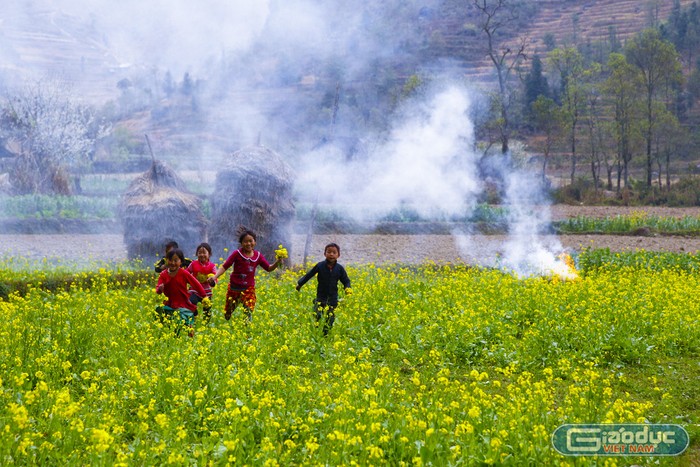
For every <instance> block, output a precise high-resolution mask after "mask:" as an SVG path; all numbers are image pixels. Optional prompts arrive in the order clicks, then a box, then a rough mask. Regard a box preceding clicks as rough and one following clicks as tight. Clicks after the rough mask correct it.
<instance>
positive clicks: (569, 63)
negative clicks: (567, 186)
mask: <svg viewBox="0 0 700 467" xmlns="http://www.w3.org/2000/svg"><path fill="white" fill-rule="evenodd" d="M547 61H548V63H549V66H550V67H551V68H552V69H554V70H555V71H556V72H557V75H558V78H559V86H560V87H559V89H560V96H559V97H560V99H561V106H562V110H563V112H564V116H565V121H566V127H567V131H568V134H569V147H570V149H571V177H570V178H571V183H572V184H573V183H574V181H575V179H576V164H577V162H578V161H577V153H576V138H577V130H578V128H577V127H578V124H579V119H580V116H581V115H580V114H581V108H582V106H583V103H584V101H585V95H584V91H583V85H584V80H585V73H586V68H585V66H584V63H583V56H582V55H581V53H580V52H579V51H578V50H577V49H575V48H573V47H567V48H565V49H554V50H552V51H551V52H550V53H549V54H548V55H547Z"/></svg>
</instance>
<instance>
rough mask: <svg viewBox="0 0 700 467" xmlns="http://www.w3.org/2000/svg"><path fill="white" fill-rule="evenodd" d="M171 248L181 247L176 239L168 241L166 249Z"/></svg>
mask: <svg viewBox="0 0 700 467" xmlns="http://www.w3.org/2000/svg"><path fill="white" fill-rule="evenodd" d="M171 248H180V245H178V244H177V242H176V241H175V240H170V241H169V242H168V243H166V244H165V249H166V250H169V249H171Z"/></svg>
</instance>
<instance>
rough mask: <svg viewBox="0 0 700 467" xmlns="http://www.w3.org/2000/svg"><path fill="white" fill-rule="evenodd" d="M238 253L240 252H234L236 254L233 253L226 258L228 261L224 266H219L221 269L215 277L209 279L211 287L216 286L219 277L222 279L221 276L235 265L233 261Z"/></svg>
mask: <svg viewBox="0 0 700 467" xmlns="http://www.w3.org/2000/svg"><path fill="white" fill-rule="evenodd" d="M236 252H238V250H234V252H233V253H231V254H230V255H229V257H228V258H226V261H224V264H222V265H221V266H219V269H217V270H216V272H215V273H214V275H213V276H212V277H210V278H209V285H211V286H212V287H214V286H215V285H216V281H218V280H219V277H221V275H222V274H223V273H225V272H226V270H227V269H228V268H230V267H231V266H232V265H233V259H234V255H235V254H236Z"/></svg>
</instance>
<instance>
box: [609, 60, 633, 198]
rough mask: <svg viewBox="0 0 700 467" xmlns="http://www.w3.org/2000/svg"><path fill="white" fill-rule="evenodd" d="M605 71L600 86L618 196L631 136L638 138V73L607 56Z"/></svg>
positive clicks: (629, 157) (624, 178)
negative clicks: (609, 112) (607, 110)
mask: <svg viewBox="0 0 700 467" xmlns="http://www.w3.org/2000/svg"><path fill="white" fill-rule="evenodd" d="M608 68H609V70H610V74H609V76H608V79H607V80H606V81H605V83H604V85H603V91H604V93H605V96H606V98H607V99H608V100H609V102H610V104H611V106H612V109H613V121H612V134H613V137H614V139H615V145H616V165H617V192H618V193H619V192H620V187H621V183H620V182H621V179H622V181H624V183H625V186H627V184H628V180H629V178H628V177H629V171H628V167H629V163H630V161H631V160H632V155H633V148H634V143H635V136H636V135H637V134H638V131H637V122H638V121H639V120H640V118H641V116H642V115H643V113H642V106H641V105H640V104H641V99H640V97H641V95H640V89H641V88H642V84H643V83H642V79H641V76H640V75H639V73H638V71H637V70H636V69H635V68H634V66H632V65H631V64H630V63H628V62H627V59H626V58H625V56H624V55H622V54H619V53H612V54H610V58H609V60H608ZM609 188H612V187H609Z"/></svg>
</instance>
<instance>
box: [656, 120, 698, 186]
mask: <svg viewBox="0 0 700 467" xmlns="http://www.w3.org/2000/svg"><path fill="white" fill-rule="evenodd" d="M653 139H654V148H655V151H654V154H655V159H656V164H657V167H658V183H659V187H660V188H662V187H663V186H664V182H663V181H662V176H663V177H664V179H665V186H666V190H667V191H670V190H671V156H672V155H673V154H677V153H678V152H680V151H681V150H682V148H683V147H685V146H686V145H687V144H688V139H689V138H688V131H687V130H686V129H685V128H683V126H682V125H681V124H680V122H679V121H678V119H677V118H676V116H675V115H673V114H672V113H671V112H669V111H668V110H666V109H665V108H661V109H659V111H658V122H657V125H656V127H655V131H654V136H653Z"/></svg>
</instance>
